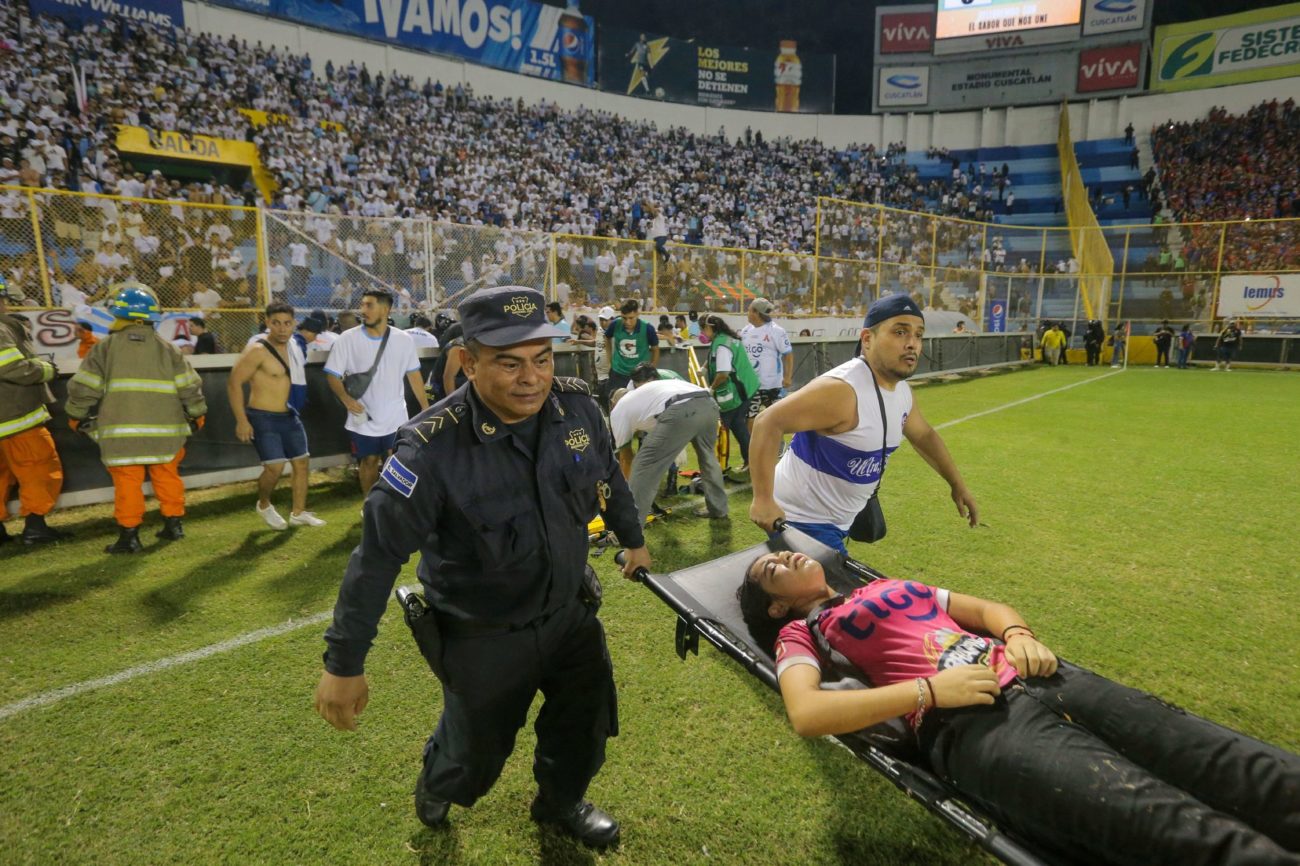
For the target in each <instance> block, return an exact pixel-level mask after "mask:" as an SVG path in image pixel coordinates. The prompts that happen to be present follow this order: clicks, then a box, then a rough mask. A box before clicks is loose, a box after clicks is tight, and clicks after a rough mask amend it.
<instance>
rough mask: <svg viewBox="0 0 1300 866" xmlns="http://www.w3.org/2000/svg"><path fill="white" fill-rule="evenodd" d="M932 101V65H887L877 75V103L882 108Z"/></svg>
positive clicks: (902, 106)
mask: <svg viewBox="0 0 1300 866" xmlns="http://www.w3.org/2000/svg"><path fill="white" fill-rule="evenodd" d="M929 101H930V67H928V66H885V67H881V69H880V70H879V71H878V74H877V76H876V104H877V105H878V106H879V107H880V108H881V110H886V111H887V110H889V109H890V108H905V107H907V106H920V105H926V104H928V103H929Z"/></svg>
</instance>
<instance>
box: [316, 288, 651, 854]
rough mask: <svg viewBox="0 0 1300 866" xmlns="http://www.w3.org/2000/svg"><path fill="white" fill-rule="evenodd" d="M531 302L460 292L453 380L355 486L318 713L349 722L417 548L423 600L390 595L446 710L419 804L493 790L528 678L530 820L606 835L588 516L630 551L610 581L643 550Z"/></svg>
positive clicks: (587, 835) (531, 293) (597, 625)
mask: <svg viewBox="0 0 1300 866" xmlns="http://www.w3.org/2000/svg"><path fill="white" fill-rule="evenodd" d="M544 308H545V299H544V298H543V297H542V294H541V293H540V292H538V291H536V290H534V289H530V288H524V287H521V286H502V287H498V288H488V289H479V290H478V291H476V292H474V294H472V295H470V296H469V297H468V298H467V299H466V300H465V301H463V302H462V303H461V305H460V308H459V312H460V324H461V327H462V328H463V330H464V338H465V343H464V345H463V346H460V347H457V348H456V350H455V351H457V352H458V353H459V355H460V360H461V365H462V368H463V370H464V372H465V375H466V376H467V377H468V380H469V381H468V383H467V384H466V385H462V386H461V387H459V388H457V389H456V390H454V391H453V392H452V393H451V394H449V395H448V396H447V397H446V398H445V399H443V400H441V401H439V402H438V403H436V404H435V405H434V406H433V408H432V409H429V410H428V411H426V412H422V413H420V414H419V415H418V416H416V417H415V418H414V419H412V420H411V421H410V422H409V423H407V424H404V425H403V426H402V427H401V430H400V431H399V432H398V436H397V445H396V450H395V452H394V453H393V455H392V456H391V457H390V458H389V459H388V462H387V463H386V464H385V465H384V469H383V471H382V472H381V473H380V475H379V480H378V482H377V483H376V484H375V486H374V487H373V488H372V489H371V490H370V493H369V495H368V496H367V497H366V505H365V519H364V522H363V526H362V535H361V544H360V545H359V546H358V547H357V549H356V550H355V551H354V552H353V554H352V557H351V559H350V560H349V562H348V568H347V573H346V574H345V575H344V577H343V584H342V586H341V587H340V589H339V596H338V602H337V604H336V605H335V607H334V621H333V624H332V625H331V626H330V627H329V629H328V630H327V631H326V633H325V642H326V644H327V647H328V649H327V650H326V652H325V671H324V673H322V674H321V678H320V683H319V685H318V686H317V689H316V709H317V712H319V713H320V715H321V716H322V717H324V718H325V719H326V721H328V722H329V723H330V724H331V725H333V726H334V727H335V728H338V729H339V730H353V729H355V728H356V716H357V714H358V713H360V712H361V711H362V710H363V709H364V708H365V706H366V703H367V701H368V693H369V689H368V686H367V683H366V678H365V674H364V664H365V658H366V654H367V653H368V652H369V649H370V646H371V643H372V641H373V640H374V637H375V634H376V630H377V626H378V623H379V620H380V618H381V617H382V616H383V613H384V609H385V607H386V606H387V600H388V593H389V591H390V590H391V589H392V586H393V583H394V581H395V580H396V578H397V575H398V572H399V571H400V570H401V568H402V566H403V565H405V563H406V562H407V560H408V559H409V558H410V557H411V555H412V554H414V553H415V552H416V551H419V552H420V564H419V567H418V568H417V570H416V574H417V575H418V576H419V579H420V584H421V589H422V598H418V597H413V596H414V594H408V593H407V592H405V591H404V590H403V591H401V592H399V594H398V597H399V601H401V603H402V605H403V607H404V608H405V610H406V619H407V622H408V624H409V625H410V626H411V628H412V631H413V632H414V633H415V635H416V643H417V645H418V646H419V648H420V651H421V654H422V655H423V656H424V658H425V661H426V662H427V663H428V665H429V667H430V668H431V669H432V670H433V672H434V674H435V675H436V676H437V677H438V679H439V680H440V682H441V685H442V695H443V707H442V717H441V718H440V719H439V721H438V727H437V729H436V730H435V731H434V732H433V735H432V736H431V737H430V738H429V740H428V743H427V745H426V746H425V750H424V767H423V770H422V772H421V773H420V777H419V780H418V782H417V783H416V788H415V810H416V816H417V817H418V818H419V819H420V821H422V822H423V823H424V824H426V825H427V826H429V827H433V828H438V827H442V826H445V824H446V822H447V816H448V812H449V810H450V807H451V804H453V803H454V804H456V805H458V806H463V807H469V806H472V805H473V804H474V803H475V802H476V801H477V800H478V799H479V798H480V797H482V796H483V795H485V794H486V793H487V792H488V791H489V790H490V789H491V788H492V785H493V784H494V783H495V782H496V779H497V777H498V776H499V775H500V774H501V769H502V767H503V766H504V764H505V761H506V759H507V758H508V757H509V756H510V753H511V752H512V751H513V750H514V744H515V737H516V735H517V734H518V732H519V729H520V728H521V727H523V725H524V722H525V721H526V719H527V717H528V710H529V707H530V706H531V705H532V702H533V698H534V697H535V696H536V694H537V692H538V691H539V690H540V691H541V692H542V693H543V694H544V695H545V702H544V703H543V705H542V708H541V711H540V712H539V714H538V716H537V721H536V724H535V730H536V732H537V748H536V751H535V752H534V761H533V775H534V777H535V778H536V780H537V796H536V798H535V799H534V801H533V804H532V809H531V814H532V817H533V819H534V820H536V821H539V822H543V823H548V824H556V825H558V826H559V828H560V829H561V830H563V831H564V832H567V833H569V834H571V835H573V836H576V837H578V838H579V839H581V840H582V841H584V842H586V843H588V844H591V845H595V846H607V845H612V844H614V843H616V842H617V841H618V837H619V825H618V822H617V821H615V820H614V818H612V817H611V816H610V815H609V814H607V813H606V812H604V811H603V810H601V809H599V808H597V807H596V806H594V805H593V804H592V803H591V802H590V801H588V800H587V799H586V791H587V786H588V784H589V783H590V781H591V779H592V778H593V777H594V776H595V775H596V772H597V771H598V770H599V769H600V767H601V765H602V763H603V762H604V759H605V741H606V739H607V738H608V737H611V736H614V735H615V734H616V733H617V732H618V714H617V698H616V692H615V687H614V677H613V669H612V666H611V664H610V659H609V651H608V649H607V648H606V645H605V633H604V629H603V627H602V625H601V622H600V620H599V619H598V618H597V616H596V611H597V607H598V606H599V601H600V584H599V581H597V580H596V577H595V572H594V571H591V570H590V568H589V567H588V566H587V524H588V522H589V521H590V520H591V518H592V517H594V516H595V515H596V513H597V511H600V512H601V513H603V515H604V519H605V522H606V524H607V525H608V526H609V527H610V528H611V529H613V530H614V531H615V532H616V533H617V534H618V537H619V539H620V540H621V542H622V543H623V544H624V545H625V546H626V547H628V548H630V550H629V555H628V559H627V564H626V566H625V567H624V570H623V573H624V574H625V575H627V576H631V575H632V574H634V573H635V571H636V569H637V568H641V567H648V566H649V564H650V555H649V553H648V552H647V551H646V549H645V538H644V535H643V533H642V530H641V525H640V523H639V521H638V520H637V515H636V505H635V504H634V502H633V500H632V495H631V492H630V491H629V490H628V487H627V483H626V482H625V481H624V480H623V474H622V472H621V471H620V470H619V465H618V462H617V461H616V460H615V459H614V450H613V447H612V446H611V443H610V434H609V430H608V428H607V427H606V425H605V421H604V418H603V416H602V415H601V413H600V409H599V408H598V407H597V406H596V402H595V401H594V400H593V399H592V398H591V389H590V387H589V386H588V385H587V383H586V382H584V381H582V380H581V379H570V378H564V377H557V376H555V375H554V367H553V353H554V342H553V341H554V338H555V337H557V336H559V333H560V332H559V331H558V330H557V329H556V328H555V327H554V326H553V325H551V324H549V323H548V322H547V320H546V317H545V315H544V313H543V310H544Z"/></svg>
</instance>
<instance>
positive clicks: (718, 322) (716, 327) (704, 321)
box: [700, 313, 740, 340]
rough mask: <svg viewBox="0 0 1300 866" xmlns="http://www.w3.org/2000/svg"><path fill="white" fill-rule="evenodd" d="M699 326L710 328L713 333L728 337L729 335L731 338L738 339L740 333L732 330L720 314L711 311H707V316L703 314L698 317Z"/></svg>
mask: <svg viewBox="0 0 1300 866" xmlns="http://www.w3.org/2000/svg"><path fill="white" fill-rule="evenodd" d="M700 327H703V328H712V329H713V333H715V334H719V333H721V334H726V335H727V336H728V337H730V338H731V339H733V340H739V339H740V335H739V334H737V333H736V332H735V331H734V330H732V327H731V326H730V325H728V324H727V320H726V319H724V318H722V317H721V316H717V315H714V314H713V313H709V314H708V315H707V316H704V317H703V318H701V319H700Z"/></svg>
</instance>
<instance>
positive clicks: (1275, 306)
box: [1218, 274, 1300, 319]
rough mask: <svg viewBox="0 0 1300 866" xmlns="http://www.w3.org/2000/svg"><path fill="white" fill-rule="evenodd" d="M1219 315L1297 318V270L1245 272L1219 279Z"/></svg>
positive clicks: (1299, 296)
mask: <svg viewBox="0 0 1300 866" xmlns="http://www.w3.org/2000/svg"><path fill="white" fill-rule="evenodd" d="M1218 315H1219V316H1243V317H1246V318H1251V319H1255V318H1261V317H1264V316H1269V317H1274V318H1286V319H1300V274H1248V275H1233V276H1226V277H1224V278H1223V279H1222V280H1221V281H1220V283H1219V309H1218Z"/></svg>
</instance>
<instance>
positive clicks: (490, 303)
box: [457, 286, 568, 346]
mask: <svg viewBox="0 0 1300 866" xmlns="http://www.w3.org/2000/svg"><path fill="white" fill-rule="evenodd" d="M545 309H546V299H545V298H544V297H542V293H541V292H539V291H537V290H536V289H530V288H528V287H526V286H497V287H496V288H490V289H479V290H478V291H476V292H474V294H472V295H470V296H469V297H468V298H466V299H465V300H463V301H461V302H460V306H459V307H457V311H458V312H459V313H460V324H461V327H462V328H463V329H464V331H465V342H467V343H468V342H470V341H475V342H479V343H482V344H483V345H485V346H513V345H516V344H517V343H526V342H528V341H529V340H542V339H552V338H555V337H567V336H568V334H566V333H565V332H564V331H561V330H560V329H559V328H557V327H555V326H554V325H552V324H551V323H550V322H548V321H547V320H546V313H545Z"/></svg>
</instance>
